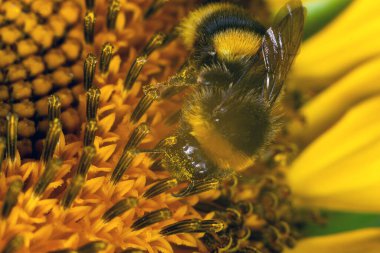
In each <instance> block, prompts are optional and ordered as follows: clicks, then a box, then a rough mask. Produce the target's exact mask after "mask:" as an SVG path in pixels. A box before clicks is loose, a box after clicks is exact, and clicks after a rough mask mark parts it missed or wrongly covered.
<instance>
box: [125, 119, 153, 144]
mask: <svg viewBox="0 0 380 253" xmlns="http://www.w3.org/2000/svg"><path fill="white" fill-rule="evenodd" d="M149 131H150V130H149V127H148V125H147V124H146V123H141V124H140V125H139V126H138V127H136V128H135V129H134V130H133V132H132V134H131V137H129V140H128V143H127V144H126V145H125V148H124V150H127V149H131V148H136V147H137V146H138V145H139V144H140V142H141V141H142V140H143V139H144V138H145V136H146V135H147V134H148V133H149Z"/></svg>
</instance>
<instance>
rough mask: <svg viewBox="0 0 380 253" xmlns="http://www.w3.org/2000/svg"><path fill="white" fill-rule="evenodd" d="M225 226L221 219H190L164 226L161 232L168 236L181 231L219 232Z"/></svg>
mask: <svg viewBox="0 0 380 253" xmlns="http://www.w3.org/2000/svg"><path fill="white" fill-rule="evenodd" d="M224 228H225V224H224V222H222V221H220V220H201V219H188V220H183V221H179V222H176V223H174V224H171V225H168V226H166V227H164V228H163V229H161V231H160V234H162V235H164V236H168V235H174V234H179V233H204V232H206V233H217V232H219V231H221V230H223V229H224Z"/></svg>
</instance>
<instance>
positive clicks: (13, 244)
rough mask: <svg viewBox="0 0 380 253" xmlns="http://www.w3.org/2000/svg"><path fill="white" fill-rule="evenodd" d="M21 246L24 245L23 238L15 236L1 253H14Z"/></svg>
mask: <svg viewBox="0 0 380 253" xmlns="http://www.w3.org/2000/svg"><path fill="white" fill-rule="evenodd" d="M23 245H24V237H23V236H22V235H15V236H13V237H12V238H11V239H10V240H9V241H8V243H7V244H6V245H5V247H4V249H3V251H2V253H15V252H17V251H18V250H19V249H20V248H21V247H22V246H23Z"/></svg>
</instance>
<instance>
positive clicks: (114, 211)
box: [102, 197, 138, 222]
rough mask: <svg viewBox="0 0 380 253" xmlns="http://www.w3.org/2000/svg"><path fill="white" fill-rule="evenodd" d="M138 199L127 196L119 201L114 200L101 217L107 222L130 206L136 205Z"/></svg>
mask: <svg viewBox="0 0 380 253" xmlns="http://www.w3.org/2000/svg"><path fill="white" fill-rule="evenodd" d="M137 204H138V200H137V199H136V198H134V197H127V198H125V199H122V200H120V201H119V202H116V204H114V205H113V206H112V207H111V208H110V209H108V210H107V211H106V212H105V213H104V215H103V217H102V219H103V220H104V222H109V221H111V220H112V219H113V218H115V217H117V216H120V215H122V214H123V213H125V212H126V211H128V210H129V209H131V208H134V207H135V206H137Z"/></svg>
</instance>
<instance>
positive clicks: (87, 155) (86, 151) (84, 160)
mask: <svg viewBox="0 0 380 253" xmlns="http://www.w3.org/2000/svg"><path fill="white" fill-rule="evenodd" d="M95 154H96V150H95V148H94V147H93V146H86V147H84V148H83V153H82V156H81V158H80V160H79V165H78V170H77V175H78V174H79V175H81V176H82V177H84V178H86V176H87V172H88V169H89V168H90V166H91V162H92V159H93V158H94V156H95Z"/></svg>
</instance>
